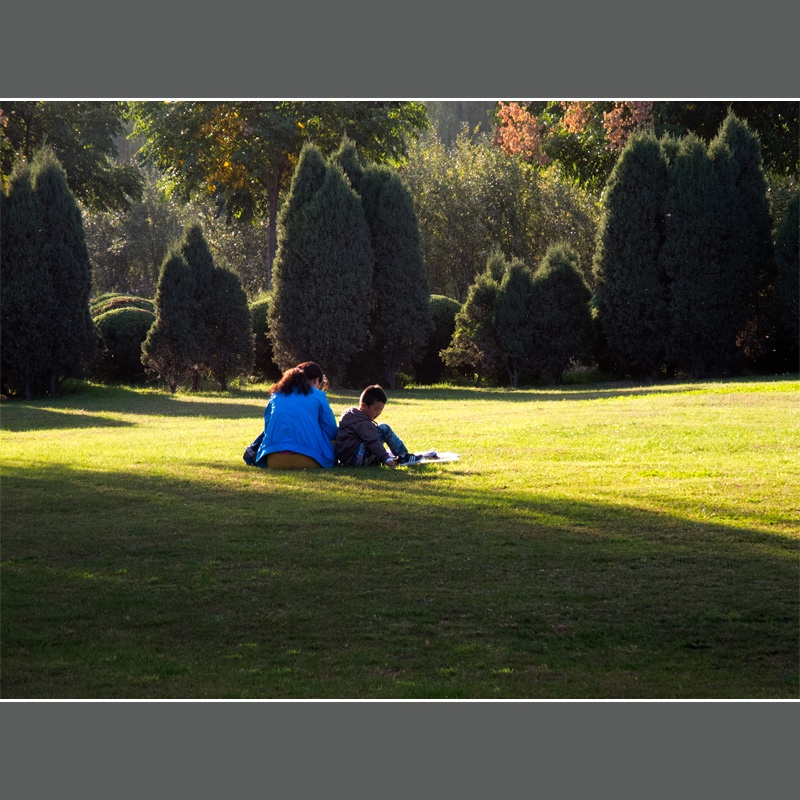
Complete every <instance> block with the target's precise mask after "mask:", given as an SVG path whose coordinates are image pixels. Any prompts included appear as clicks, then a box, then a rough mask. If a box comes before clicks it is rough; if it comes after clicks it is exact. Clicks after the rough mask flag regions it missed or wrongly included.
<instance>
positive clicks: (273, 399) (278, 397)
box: [244, 361, 337, 468]
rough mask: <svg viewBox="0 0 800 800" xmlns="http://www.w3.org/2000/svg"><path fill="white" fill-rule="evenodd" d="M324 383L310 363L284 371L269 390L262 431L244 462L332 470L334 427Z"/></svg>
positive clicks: (318, 370) (319, 371)
mask: <svg viewBox="0 0 800 800" xmlns="http://www.w3.org/2000/svg"><path fill="white" fill-rule="evenodd" d="M325 383H326V381H325V376H324V374H323V372H322V369H321V368H320V367H319V365H318V364H315V363H314V362H313V361H305V362H303V363H302V364H298V365H297V366H296V367H294V368H292V369H288V370H286V372H284V373H283V376H282V377H281V379H280V380H279V381H278V382H277V383H276V384H275V385H274V386H273V387H271V388H270V390H269V392H270V398H269V402H268V403H267V407H266V409H265V410H264V432H263V433H262V434H261V435H260V436H259V437H258V438H257V439H256V440H255V441H254V442H253V443H252V444H251V445H250V447H248V448H247V450H245V453H244V460H245V462H246V463H248V464H256V466H259V467H289V468H291V467H332V466H333V465H334V463H335V455H334V446H333V442H334V441H335V440H336V431H337V425H336V417H334V415H333V411H332V410H331V407H330V405H329V404H328V398H327V396H326V395H325V392H324V391H323V388H324V386H325Z"/></svg>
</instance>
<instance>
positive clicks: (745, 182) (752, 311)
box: [709, 113, 775, 371]
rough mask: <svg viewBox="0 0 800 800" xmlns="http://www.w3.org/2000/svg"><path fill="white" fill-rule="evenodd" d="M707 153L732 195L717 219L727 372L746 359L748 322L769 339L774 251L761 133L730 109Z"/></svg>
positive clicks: (721, 362) (721, 354)
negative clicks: (742, 345)
mask: <svg viewBox="0 0 800 800" xmlns="http://www.w3.org/2000/svg"><path fill="white" fill-rule="evenodd" d="M709 155H710V157H711V159H712V161H713V163H714V165H715V166H716V167H717V170H718V173H719V177H720V181H721V182H722V185H723V187H724V190H725V191H726V192H727V194H728V203H727V208H726V210H725V213H724V214H723V216H722V217H721V218H720V219H719V220H718V222H717V225H718V226H719V229H720V240H721V241H720V257H721V259H722V260H723V262H724V263H723V266H722V269H723V272H724V277H723V280H722V281H721V290H722V291H724V292H725V311H724V314H725V317H724V320H720V321H719V325H720V340H719V344H718V347H717V351H718V352H717V354H716V356H715V358H714V361H715V363H716V367H717V370H718V371H728V370H731V369H736V368H737V367H738V365H739V364H740V362H741V360H742V353H741V350H740V349H739V348H737V340H738V339H739V337H740V336H741V334H742V332H743V331H744V330H745V327H746V326H747V327H749V328H750V329H751V331H752V333H751V336H753V337H758V338H760V339H761V340H764V339H765V338H766V337H767V330H766V328H767V325H768V312H767V304H768V295H769V292H770V287H771V286H772V283H773V281H774V279H775V253H774V249H773V243H772V231H771V229H772V220H771V217H770V211H769V202H768V200H767V182H766V179H765V177H764V172H763V169H762V164H761V144H760V143H759V140H758V137H757V136H756V135H755V134H754V133H753V132H752V131H751V130H750V128H749V127H748V125H747V123H746V122H745V121H744V120H740V119H738V118H737V117H736V116H735V115H734V114H732V113H729V114H728V116H727V118H726V119H725V121H724V122H723V124H722V126H721V127H720V130H719V133H718V134H717V136H716V138H715V139H714V140H713V141H712V142H711V145H710V147H709Z"/></svg>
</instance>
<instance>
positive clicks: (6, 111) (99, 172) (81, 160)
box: [0, 100, 144, 211]
mask: <svg viewBox="0 0 800 800" xmlns="http://www.w3.org/2000/svg"><path fill="white" fill-rule="evenodd" d="M124 115H125V104H124V103H118V102H114V103H111V102H101V101H92V102H87V101H77V102H75V101H70V102H51V101H41V100H40V101H23V102H8V101H2V105H1V106H0V175H2V182H3V184H4V185H5V183H6V181H7V180H8V176H9V175H10V174H11V171H12V169H13V168H14V163H15V162H16V161H17V159H19V158H21V159H23V160H24V161H26V162H27V163H31V161H32V159H33V157H34V154H35V152H36V151H37V150H39V149H40V148H42V147H43V146H45V145H46V146H47V147H48V148H50V149H51V150H52V152H53V153H54V154H55V156H56V157H57V158H58V160H59V162H60V163H61V166H62V167H63V169H64V172H65V173H66V175H67V182H68V185H69V188H70V191H71V192H72V193H73V194H74V195H75V197H76V198H77V199H78V200H80V201H81V203H83V204H84V205H85V206H86V207H87V208H90V209H92V210H95V211H122V210H126V209H127V208H128V207H129V205H130V203H131V202H132V201H135V200H138V199H140V198H141V196H142V187H143V184H144V181H143V178H142V176H141V175H140V173H139V171H138V170H137V169H136V168H135V167H133V166H131V165H129V164H117V163H115V162H114V158H115V157H116V156H117V147H116V144H115V142H114V139H115V138H116V137H119V136H121V135H123V133H124V124H125V122H124Z"/></svg>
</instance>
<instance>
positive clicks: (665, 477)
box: [0, 378, 800, 698]
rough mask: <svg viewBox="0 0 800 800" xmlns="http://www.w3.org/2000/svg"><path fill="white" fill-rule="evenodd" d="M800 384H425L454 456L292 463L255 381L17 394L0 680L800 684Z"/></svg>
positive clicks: (788, 691)
mask: <svg viewBox="0 0 800 800" xmlns="http://www.w3.org/2000/svg"><path fill="white" fill-rule="evenodd" d="M799 388H800V382H798V381H797V380H794V379H793V380H789V379H785V378H784V379H780V380H779V379H766V380H747V381H730V382H720V381H715V382H707V383H701V382H688V383H675V384H661V385H653V386H637V385H634V384H623V385H610V384H602V385H600V384H580V385H577V386H570V387H565V388H562V389H541V388H536V389H522V390H515V391H506V390H500V389H492V390H485V389H476V388H474V387H467V388H464V387H446V386H439V387H430V388H427V387H426V388H423V387H415V388H410V389H406V390H403V391H398V392H391V393H390V400H389V403H388V404H387V406H386V410H385V411H384V416H383V417H382V421H384V420H385V421H386V422H389V423H390V424H391V425H392V427H393V428H394V429H395V430H396V431H397V432H398V433H399V434H400V435H401V436H402V438H403V439H404V440H405V441H406V443H407V444H408V445H409V446H410V447H411V448H412V449H415V450H421V449H427V448H429V447H435V448H438V449H441V450H452V451H456V452H460V453H462V460H461V461H459V462H455V463H451V464H442V465H431V466H422V467H417V468H413V469H402V470H382V469H372V470H352V469H342V468H337V469H334V470H312V471H302V472H274V471H273V472H270V471H261V470H258V469H254V468H249V467H247V466H246V465H245V464H244V462H243V461H242V459H241V454H242V452H243V450H244V447H245V446H246V445H247V444H248V443H249V442H250V441H252V439H253V438H254V437H255V435H256V433H257V432H258V430H259V428H260V426H261V415H262V412H263V404H264V402H265V399H266V387H263V386H262V387H248V388H246V389H240V390H237V391H235V392H232V393H230V394H222V393H213V394H208V395H202V396H193V395H190V394H178V395H175V396H168V395H165V394H163V393H159V392H156V391H155V390H151V389H136V390H134V389H125V388H113V389H112V388H107V387H100V386H88V387H85V388H84V389H83V390H76V391H74V392H73V394H70V395H68V396H66V397H62V398H58V399H55V400H42V401H36V402H32V403H24V402H16V401H15V402H4V403H3V405H2V409H1V411H0V413H2V428H3V432H2V456H3V458H2V468H3V472H2V495H1V496H0V499H1V500H2V512H3V516H2V520H3V542H2V544H3V550H2V565H0V568H1V569H2V583H0V588H1V589H2V604H3V605H2V607H3V615H2V620H1V624H2V643H3V649H2V660H3V669H2V674H1V676H0V680H1V681H2V690H3V696H4V697H386V698H399V697H454V698H455V697H609V698H614V697H759V698H762V697H764V698H772V697H797V696H798V675H797V672H798V670H797V666H798V664H797V655H798V640H799V638H800V637H799V636H798V603H797V599H798V598H797V585H798V569H797V566H798V559H797V555H798V552H797V544H798V518H800V503H798V499H797V498H798V497H800V491H798V489H800V465H798V459H797V452H798V445H800V408H799V407H798V403H797V397H798V394H797V392H798V389H799ZM357 396H358V392H355V391H354V392H347V391H337V392H331V394H330V400H331V404H332V406H333V408H334V411H335V413H336V414H337V416H338V415H339V414H340V413H341V412H342V411H344V410H345V409H346V408H347V407H348V406H349V405H352V404H353V403H354V402H356V400H357Z"/></svg>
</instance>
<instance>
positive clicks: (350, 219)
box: [270, 148, 374, 382]
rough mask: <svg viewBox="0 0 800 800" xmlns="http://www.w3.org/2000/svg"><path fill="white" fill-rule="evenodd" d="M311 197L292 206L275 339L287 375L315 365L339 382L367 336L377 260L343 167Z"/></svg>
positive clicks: (278, 283)
mask: <svg viewBox="0 0 800 800" xmlns="http://www.w3.org/2000/svg"><path fill="white" fill-rule="evenodd" d="M309 152H313V149H311V148H307V149H306V150H305V151H304V153H309ZM300 166H301V165H298V173H300V176H299V177H300V178H301V179H302V178H303V172H304V171H303V170H301V169H300ZM296 177H297V176H296ZM299 188H300V190H301V191H303V190H304V189H305V186H303V185H302V184H301V187H299ZM293 192H294V182H293ZM304 196H305V197H308V199H307V200H306V202H304V203H300V202H298V201H297V199H296V198H295V197H293V196H292V195H290V197H289V199H288V201H287V208H288V211H287V215H286V218H285V221H284V236H283V239H282V242H281V245H280V248H279V252H278V257H277V259H276V263H275V268H274V272H273V282H274V285H273V295H272V304H271V305H270V334H271V336H272V338H273V342H274V345H275V356H276V360H277V361H278V363H279V365H280V366H281V368H282V369H286V368H288V367H290V366H293V365H295V364H297V363H298V362H301V361H307V360H313V361H316V362H318V363H319V364H321V365H322V366H323V368H324V369H325V370H326V372H327V374H328V375H329V377H330V378H331V380H332V382H335V381H336V380H337V379H338V378H339V376H341V375H343V374H344V372H345V369H346V367H347V365H348V363H349V361H350V359H351V358H352V357H353V355H354V354H355V353H356V352H357V351H358V349H359V348H360V347H361V345H362V343H363V342H364V341H365V340H366V337H367V334H368V330H369V328H368V325H369V298H370V289H371V285H372V270H373V263H374V255H373V252H372V246H371V243H370V231H369V226H368V225H367V222H366V218H365V216H364V210H363V208H362V206H361V201H360V199H359V196H358V195H357V194H356V193H355V192H354V191H353V189H352V187H351V186H350V183H349V181H348V180H347V178H346V177H345V175H344V173H343V172H342V169H341V167H339V166H338V165H335V164H330V165H328V167H327V169H326V172H325V178H324V181H323V183H322V185H321V186H320V187H319V189H318V190H317V191H316V192H313V193H310V197H309V193H306V192H304Z"/></svg>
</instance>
